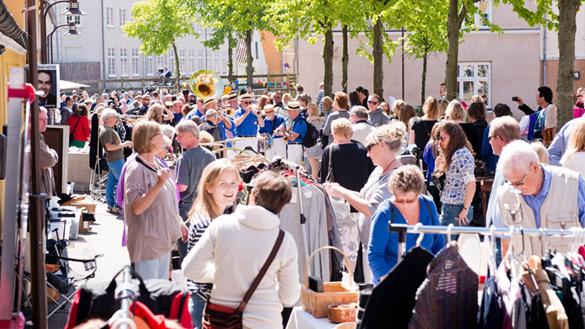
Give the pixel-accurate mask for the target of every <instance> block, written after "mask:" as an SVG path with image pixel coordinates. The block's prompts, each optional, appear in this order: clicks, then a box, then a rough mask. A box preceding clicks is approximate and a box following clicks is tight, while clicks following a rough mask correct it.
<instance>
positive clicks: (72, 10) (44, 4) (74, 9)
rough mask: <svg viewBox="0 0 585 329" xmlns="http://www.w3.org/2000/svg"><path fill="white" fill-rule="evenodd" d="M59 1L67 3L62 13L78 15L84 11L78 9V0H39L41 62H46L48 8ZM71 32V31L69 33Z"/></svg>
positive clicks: (83, 13)
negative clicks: (51, 0) (52, 0)
mask: <svg viewBox="0 0 585 329" xmlns="http://www.w3.org/2000/svg"><path fill="white" fill-rule="evenodd" d="M59 3H68V4H69V6H68V7H67V10H65V11H64V12H62V13H61V14H62V15H72V16H80V15H85V12H83V11H81V10H80V9H79V1H78V0H58V1H55V2H49V1H48V0H41V10H40V11H41V36H42V37H41V59H42V61H43V63H46V62H47V39H46V38H45V36H46V35H47V14H48V13H49V10H50V9H51V8H52V7H53V6H55V5H56V4H59ZM71 34H72V33H71Z"/></svg>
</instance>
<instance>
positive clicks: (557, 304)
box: [534, 268, 569, 329]
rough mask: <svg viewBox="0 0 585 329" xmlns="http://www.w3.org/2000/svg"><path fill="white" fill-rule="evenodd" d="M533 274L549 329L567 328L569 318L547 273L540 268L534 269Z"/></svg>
mask: <svg viewBox="0 0 585 329" xmlns="http://www.w3.org/2000/svg"><path fill="white" fill-rule="evenodd" d="M534 276H535V277H536V282H537V284H538V289H539V290H540V295H541V298H542V305H543V307H544V310H545V312H546V319H547V322H548V326H549V328H550V329H568V328H569V319H568V318H567V314H566V313H565V308H564V307H563V304H562V303H561V300H560V299H559V297H558V296H557V294H556V293H555V291H554V289H553V288H552V286H551V284H550V281H549V278H548V275H547V274H546V272H545V271H544V270H543V269H541V268H538V269H535V270H534Z"/></svg>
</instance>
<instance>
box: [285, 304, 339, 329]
mask: <svg viewBox="0 0 585 329" xmlns="http://www.w3.org/2000/svg"><path fill="white" fill-rule="evenodd" d="M335 326H337V324H335V323H331V322H329V319H327V318H322V319H317V318H315V317H314V316H313V315H311V314H309V313H307V312H305V311H304V310H303V308H302V307H301V306H297V307H295V308H294V309H293V311H292V313H291V315H290V319H289V320H288V324H287V325H286V329H335Z"/></svg>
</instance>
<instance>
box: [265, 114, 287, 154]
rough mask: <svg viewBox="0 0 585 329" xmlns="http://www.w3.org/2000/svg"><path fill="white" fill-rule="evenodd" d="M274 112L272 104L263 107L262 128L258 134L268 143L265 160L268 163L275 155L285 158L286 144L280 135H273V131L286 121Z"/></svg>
mask: <svg viewBox="0 0 585 329" xmlns="http://www.w3.org/2000/svg"><path fill="white" fill-rule="evenodd" d="M276 110H277V109H276V107H275V106H274V105H273V104H266V105H265V106H264V127H262V128H260V134H262V135H263V136H264V137H266V140H267V141H268V146H269V147H268V149H267V150H266V158H268V160H270V161H272V159H273V158H274V157H275V156H277V155H278V156H280V157H282V158H286V142H285V141H284V140H283V138H282V137H283V136H282V135H279V134H274V132H275V130H276V129H277V128H278V127H280V126H281V125H282V124H284V123H285V122H286V119H285V118H283V117H282V116H281V115H279V114H277V113H276Z"/></svg>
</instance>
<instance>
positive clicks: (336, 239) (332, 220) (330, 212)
mask: <svg viewBox="0 0 585 329" xmlns="http://www.w3.org/2000/svg"><path fill="white" fill-rule="evenodd" d="M313 186H314V187H315V188H317V189H319V190H320V191H321V192H323V195H324V198H323V199H324V200H325V213H326V215H327V232H328V235H329V245H330V246H333V247H335V248H337V249H339V250H343V252H345V253H346V255H347V256H348V257H350V255H349V254H348V252H347V251H346V250H345V249H344V247H343V241H342V237H341V227H340V222H339V221H338V220H337V217H338V215H337V213H336V210H335V208H334V207H333V204H332V203H331V200H332V199H331V198H330V197H329V194H327V191H326V190H325V188H324V187H323V185H313ZM331 257H332V262H333V264H332V267H334V268H333V269H332V270H333V271H332V273H331V281H338V280H333V275H334V272H335V271H337V272H339V274H340V275H341V271H342V270H343V256H342V255H340V254H339V253H338V252H334V251H332V252H331ZM350 262H351V259H350Z"/></svg>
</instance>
